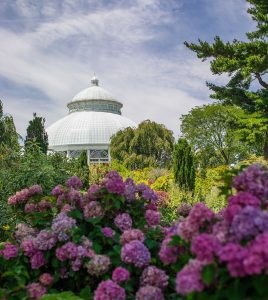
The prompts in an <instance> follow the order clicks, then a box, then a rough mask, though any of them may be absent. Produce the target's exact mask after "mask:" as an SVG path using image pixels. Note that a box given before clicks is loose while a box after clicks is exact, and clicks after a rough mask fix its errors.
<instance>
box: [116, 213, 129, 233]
mask: <svg viewBox="0 0 268 300" xmlns="http://www.w3.org/2000/svg"><path fill="white" fill-rule="evenodd" d="M114 224H115V226H116V227H118V228H119V229H120V230H121V231H124V230H129V229H131V227H132V219H131V217H130V215H129V214H128V213H123V214H119V215H117V216H116V218H115V219H114Z"/></svg>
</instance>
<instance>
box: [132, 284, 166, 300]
mask: <svg viewBox="0 0 268 300" xmlns="http://www.w3.org/2000/svg"><path fill="white" fill-rule="evenodd" d="M135 299H136V300H165V298H164V295H163V293H162V290H161V289H160V288H158V287H156V286H151V285H146V286H143V287H141V288H140V289H139V290H138V291H137V293H136V298H135Z"/></svg>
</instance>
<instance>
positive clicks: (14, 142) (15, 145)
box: [0, 100, 19, 152]
mask: <svg viewBox="0 0 268 300" xmlns="http://www.w3.org/2000/svg"><path fill="white" fill-rule="evenodd" d="M18 137H19V135H18V134H17V132H16V127H15V124H14V121H13V118H12V116H10V115H7V114H4V110H3V103H2V101H1V100H0V150H1V152H2V151H3V150H6V149H12V150H15V151H17V150H18V149H19V142H18Z"/></svg>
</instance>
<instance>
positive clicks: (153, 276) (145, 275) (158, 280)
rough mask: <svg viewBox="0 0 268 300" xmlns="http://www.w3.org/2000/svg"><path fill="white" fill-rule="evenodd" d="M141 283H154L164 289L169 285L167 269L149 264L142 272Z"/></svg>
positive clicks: (153, 284)
mask: <svg viewBox="0 0 268 300" xmlns="http://www.w3.org/2000/svg"><path fill="white" fill-rule="evenodd" d="M141 285H142V286H146V285H152V286H156V287H158V288H160V289H162V290H163V289H164V288H165V287H167V285H168V276H167V274H166V272H165V271H163V270H161V269H158V268H157V267H155V266H149V267H147V268H146V269H144V270H143V272H142V275H141Z"/></svg>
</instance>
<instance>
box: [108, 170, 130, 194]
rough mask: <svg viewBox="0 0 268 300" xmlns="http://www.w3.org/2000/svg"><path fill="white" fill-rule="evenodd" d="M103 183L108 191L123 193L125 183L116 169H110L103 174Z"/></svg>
mask: <svg viewBox="0 0 268 300" xmlns="http://www.w3.org/2000/svg"><path fill="white" fill-rule="evenodd" d="M103 185H104V187H105V188H106V189H107V190H108V192H110V193H114V194H118V195H123V194H124V191H125V184H124V181H123V178H122V177H121V176H120V175H119V174H118V173H117V172H116V171H111V172H109V173H107V174H106V175H105V177H104V180H103Z"/></svg>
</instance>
